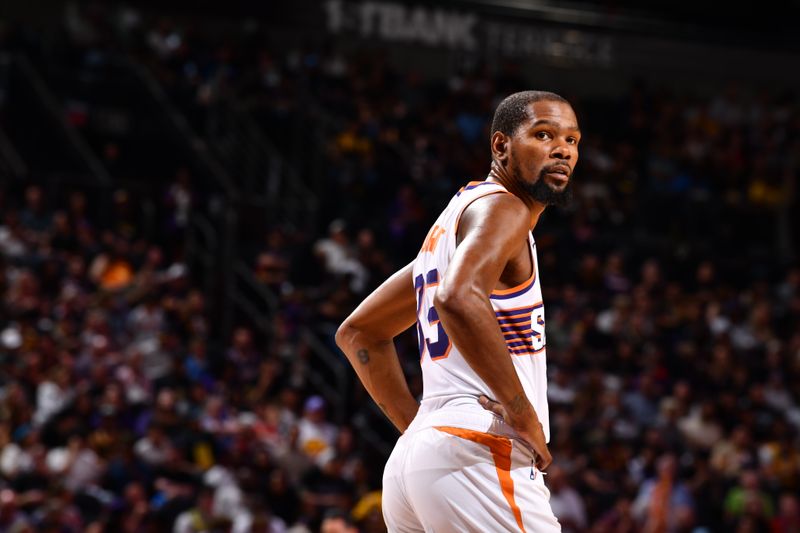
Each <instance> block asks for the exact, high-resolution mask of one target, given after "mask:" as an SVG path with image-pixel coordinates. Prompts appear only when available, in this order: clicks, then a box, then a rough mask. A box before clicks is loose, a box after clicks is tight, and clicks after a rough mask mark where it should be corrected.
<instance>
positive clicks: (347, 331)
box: [336, 318, 358, 352]
mask: <svg viewBox="0 0 800 533" xmlns="http://www.w3.org/2000/svg"><path fill="white" fill-rule="evenodd" d="M357 331H358V330H357V328H356V327H355V326H353V323H352V321H351V320H350V319H349V318H347V319H346V320H345V321H344V322H342V324H341V325H340V326H339V329H337V330H336V346H338V347H339V349H340V350H342V351H343V352H347V347H348V346H349V345H350V343H351V342H352V339H353V337H354V336H355V335H356V333H357Z"/></svg>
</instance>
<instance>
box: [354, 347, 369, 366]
mask: <svg viewBox="0 0 800 533" xmlns="http://www.w3.org/2000/svg"><path fill="white" fill-rule="evenodd" d="M356 357H358V360H359V361H361V364H362V365H366V364H367V363H369V352H368V351H367V350H366V349H365V348H361V349H360V350H358V351H357V352H356Z"/></svg>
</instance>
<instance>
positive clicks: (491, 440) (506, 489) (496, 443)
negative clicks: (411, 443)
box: [434, 426, 525, 533]
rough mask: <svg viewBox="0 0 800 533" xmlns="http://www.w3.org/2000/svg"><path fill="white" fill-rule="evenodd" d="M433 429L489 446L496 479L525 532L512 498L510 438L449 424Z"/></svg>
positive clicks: (520, 514)
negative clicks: (495, 470)
mask: <svg viewBox="0 0 800 533" xmlns="http://www.w3.org/2000/svg"><path fill="white" fill-rule="evenodd" d="M434 428H435V429H438V430H439V431H442V432H444V433H449V434H450V435H454V436H456V437H459V438H462V439H465V440H469V441H472V442H477V443H478V444H482V445H484V446H487V447H488V448H489V451H490V452H492V459H493V460H494V466H495V468H496V469H497V479H498V480H499V481H500V488H501V489H502V491H503V496H505V497H506V501H507V502H508V505H509V506H510V507H511V512H512V513H514V518H515V519H516V520H517V525H518V526H519V528H520V529H521V530H522V533H525V526H524V525H523V524H522V511H520V510H519V506H518V505H517V502H516V501H515V500H514V480H513V479H511V440H510V439H509V438H507V437H500V436H499V435H491V434H489V433H483V432H480V431H474V430H471V429H464V428H455V427H451V426H434Z"/></svg>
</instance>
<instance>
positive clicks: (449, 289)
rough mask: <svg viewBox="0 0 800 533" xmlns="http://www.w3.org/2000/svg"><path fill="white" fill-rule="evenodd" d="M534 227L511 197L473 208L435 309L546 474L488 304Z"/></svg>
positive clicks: (544, 452)
mask: <svg viewBox="0 0 800 533" xmlns="http://www.w3.org/2000/svg"><path fill="white" fill-rule="evenodd" d="M530 223H531V214H530V211H529V210H528V208H527V206H525V204H524V203H523V202H522V200H520V199H519V198H517V197H516V196H513V195H510V194H494V195H490V196H486V197H485V198H481V199H479V200H478V201H475V202H473V203H472V204H470V206H469V207H467V209H466V210H465V211H464V213H463V214H462V216H461V221H460V224H459V230H458V231H459V236H462V237H463V238H462V239H461V242H460V243H459V245H458V246H457V247H456V252H455V254H454V255H453V258H452V260H451V261H450V265H449V266H448V268H447V272H446V273H445V275H444V277H443V278H442V280H441V282H440V283H439V287H438V288H437V289H436V295H435V297H434V306H435V307H436V311H437V312H438V314H439V319H440V320H441V322H442V325H443V326H444V329H445V331H447V335H448V336H449V337H450V340H451V341H452V342H453V344H455V345H456V346H458V349H459V351H460V352H461V354H462V355H463V357H464V359H465V360H466V361H467V363H468V364H469V365H470V367H472V369H473V370H474V371H475V372H476V373H477V374H478V376H480V378H481V379H482V380H483V381H484V382H485V383H486V384H487V385H488V386H489V388H490V389H491V393H492V395H493V396H494V399H495V400H497V402H499V405H498V403H496V402H492V401H491V400H489V399H488V398H481V399H480V402H481V404H482V405H483V406H484V407H485V408H487V409H489V410H491V411H493V412H495V413H496V414H498V415H500V416H502V417H503V418H504V419H505V420H506V422H507V423H508V424H509V425H511V427H513V428H514V430H515V431H516V432H517V433H518V434H519V436H520V437H521V438H522V439H524V440H525V441H526V442H527V443H528V444H529V445H530V446H531V447H533V449H534V451H535V452H536V455H537V458H536V462H537V466H538V467H539V469H540V470H541V469H544V468H546V467H547V465H549V464H550V462H551V461H552V458H551V456H550V453H549V451H548V449H547V444H546V442H545V437H544V431H543V430H542V427H541V424H540V423H539V418H538V416H537V413H536V411H535V410H534V409H533V406H532V405H531V403H530V401H529V400H528V397H527V396H526V395H525V390H524V389H523V387H522V382H521V381H520V379H519V376H518V375H517V372H516V369H515V368H514V363H513V361H512V360H511V357H512V356H511V355H510V354H509V353H508V348H507V347H506V343H505V340H504V338H503V334H502V332H501V330H500V326H499V324H498V323H497V317H496V315H495V313H494V309H493V308H492V305H491V303H490V301H489V294H490V293H491V292H492V291H493V290H494V289H495V287H496V286H497V283H498V281H499V279H500V276H501V275H502V273H503V271H504V269H505V268H506V265H507V264H508V263H509V261H510V260H512V258H514V257H515V256H516V254H518V253H519V251H520V248H521V247H522V246H523V245H525V246H527V245H528V244H527V243H528V232H529V231H530ZM487 392H489V391H487Z"/></svg>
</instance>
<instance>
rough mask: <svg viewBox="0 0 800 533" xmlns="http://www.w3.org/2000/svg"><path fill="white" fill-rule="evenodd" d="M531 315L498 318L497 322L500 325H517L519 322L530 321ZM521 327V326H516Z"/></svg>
mask: <svg viewBox="0 0 800 533" xmlns="http://www.w3.org/2000/svg"><path fill="white" fill-rule="evenodd" d="M530 321H531V315H528V316H521V317H519V318H498V319H497V323H498V324H500V327H501V328H502V327H509V328H510V327H515V324H519V323H521V322H530ZM516 327H519V326H516Z"/></svg>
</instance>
